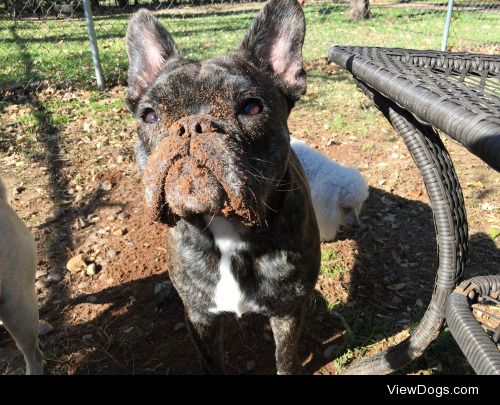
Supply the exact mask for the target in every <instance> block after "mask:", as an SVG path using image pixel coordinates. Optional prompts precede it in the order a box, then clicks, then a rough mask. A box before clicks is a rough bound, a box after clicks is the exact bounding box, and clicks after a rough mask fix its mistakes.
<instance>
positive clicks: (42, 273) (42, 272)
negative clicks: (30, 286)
mask: <svg viewBox="0 0 500 405" xmlns="http://www.w3.org/2000/svg"><path fill="white" fill-rule="evenodd" d="M46 275H47V270H37V272H36V273H35V278H36V279H37V280H38V279H39V278H42V277H45V276H46Z"/></svg>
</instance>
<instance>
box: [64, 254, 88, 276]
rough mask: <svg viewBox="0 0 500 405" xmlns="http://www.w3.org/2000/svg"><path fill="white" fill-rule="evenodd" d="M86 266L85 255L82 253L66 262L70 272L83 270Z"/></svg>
mask: <svg viewBox="0 0 500 405" xmlns="http://www.w3.org/2000/svg"><path fill="white" fill-rule="evenodd" d="M86 267H87V263H86V262H85V257H84V256H83V255H82V254H80V255H76V256H75V257H72V258H71V259H70V260H69V261H68V263H67V264H66V268H67V269H68V270H69V271H70V272H71V273H76V272H77V271H80V270H83V269H85V268H86Z"/></svg>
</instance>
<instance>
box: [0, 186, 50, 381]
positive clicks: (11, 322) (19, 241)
mask: <svg viewBox="0 0 500 405" xmlns="http://www.w3.org/2000/svg"><path fill="white" fill-rule="evenodd" d="M36 260H37V259H36V246H35V241H34V239H33V235H31V232H30V231H29V230H28V228H27V227H26V225H24V223H23V222H22V221H21V219H20V218H19V217H18V216H17V215H16V214H15V212H14V210H13V209H12V208H11V207H10V205H9V204H8V203H7V193H6V191H5V187H4V186H3V184H2V182H1V180H0V321H2V322H3V325H4V326H5V328H6V329H7V331H8V332H9V333H10V334H11V336H12V337H13V338H14V340H15V342H16V344H17V347H18V348H19V350H20V351H21V353H22V354H23V356H24V360H25V361H26V374H42V373H43V356H42V352H41V351H40V349H39V347H38V303H37V296H36V290H35V272H36Z"/></svg>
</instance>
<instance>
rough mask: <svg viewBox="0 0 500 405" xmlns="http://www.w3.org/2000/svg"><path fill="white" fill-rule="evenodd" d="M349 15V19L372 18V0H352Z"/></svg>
mask: <svg viewBox="0 0 500 405" xmlns="http://www.w3.org/2000/svg"><path fill="white" fill-rule="evenodd" d="M348 17H349V20H366V19H367V18H370V0H351V7H350V8H349V13H348Z"/></svg>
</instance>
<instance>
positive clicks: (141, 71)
mask: <svg viewBox="0 0 500 405" xmlns="http://www.w3.org/2000/svg"><path fill="white" fill-rule="evenodd" d="M126 41H127V54H128V63H129V66H128V94H127V104H128V106H129V108H130V109H131V110H132V111H135V108H136V106H137V103H138V102H139V100H140V98H141V97H142V95H143V94H144V92H145V91H146V89H147V88H148V87H149V86H151V85H152V84H153V83H154V81H155V80H156V78H157V77H158V75H159V74H160V72H161V70H162V68H163V65H164V64H165V62H166V61H167V60H169V59H172V58H177V57H180V52H179V50H178V49H177V46H176V45H175V42H174V41H173V39H172V37H171V36H170V34H169V33H168V32H167V30H166V29H165V28H163V26H162V25H161V24H160V22H159V21H158V19H156V17H154V16H153V14H152V13H151V12H149V11H148V10H145V9H141V10H139V11H138V12H136V13H135V14H134V15H133V16H132V18H131V19H130V22H129V23H128V28H127V36H126Z"/></svg>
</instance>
